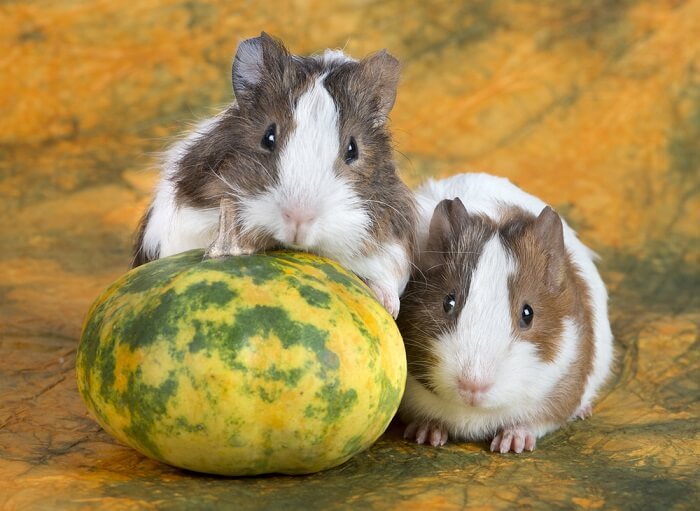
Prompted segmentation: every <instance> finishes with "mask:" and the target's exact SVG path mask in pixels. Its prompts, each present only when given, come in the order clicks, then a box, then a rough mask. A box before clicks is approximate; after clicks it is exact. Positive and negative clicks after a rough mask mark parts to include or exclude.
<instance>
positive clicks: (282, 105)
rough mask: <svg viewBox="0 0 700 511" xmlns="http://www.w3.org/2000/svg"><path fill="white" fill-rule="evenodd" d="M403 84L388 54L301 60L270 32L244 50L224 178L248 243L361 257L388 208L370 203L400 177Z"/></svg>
mask: <svg viewBox="0 0 700 511" xmlns="http://www.w3.org/2000/svg"><path fill="white" fill-rule="evenodd" d="M398 75H399V66H398V62H397V61H396V59H394V58H393V57H392V56H390V55H389V54H387V53H386V52H378V53H375V54H373V55H370V56H368V57H367V58H365V59H363V60H361V61H356V60H353V59H351V58H349V57H347V56H345V55H344V54H343V53H342V52H340V51H330V50H329V51H326V52H325V53H323V54H321V55H317V56H312V57H299V56H295V55H290V54H289V53H288V52H287V50H286V49H285V48H284V46H283V45H282V44H281V43H280V42H279V41H277V40H275V39H273V38H271V37H270V36H268V35H266V34H264V33H263V34H262V35H261V36H260V37H257V38H254V39H248V40H246V41H243V42H242V43H241V44H240V46H239V48H238V51H237V53H236V56H235V59H234V61H233V66H232V80H233V87H234V91H235V94H236V99H237V101H238V105H239V109H240V113H239V117H240V118H239V119H237V122H238V124H239V125H240V126H243V128H242V129H241V133H240V139H239V140H238V141H237V142H236V143H237V145H238V146H240V147H239V148H238V149H237V151H238V156H239V157H238V159H237V160H235V161H234V162H233V163H232V164H231V165H230V168H229V172H228V173H226V172H225V171H224V172H222V177H223V179H224V180H225V181H226V182H228V183H230V184H231V187H230V193H231V194H232V195H234V196H235V198H236V199H237V202H238V205H237V216H238V222H239V224H240V227H241V231H242V235H244V236H249V237H253V238H256V237H257V238H268V239H271V240H273V242H274V243H276V244H282V245H285V246H291V247H295V248H301V249H304V250H311V251H318V252H322V253H325V254H328V255H331V256H333V254H352V253H356V252H358V251H359V250H360V249H361V247H362V245H363V241H364V240H365V239H366V238H367V237H368V235H369V233H370V232H372V230H373V227H374V226H373V222H374V221H375V216H374V215H373V210H374V209H375V208H377V207H382V205H381V204H375V203H373V202H372V201H370V200H368V197H370V196H372V195H373V194H374V193H377V190H380V189H381V184H382V176H383V175H390V176H393V175H394V173H395V168H394V165H393V156H392V149H391V143H390V137H389V134H388V131H387V129H386V121H387V116H388V114H389V111H390V110H391V108H392V106H393V104H394V99H395V96H396V86H397V82H398ZM241 162H242V163H241ZM224 170H225V169H224Z"/></svg>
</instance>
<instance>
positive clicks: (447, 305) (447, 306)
mask: <svg viewBox="0 0 700 511" xmlns="http://www.w3.org/2000/svg"><path fill="white" fill-rule="evenodd" d="M455 305H457V300H456V299H455V294H454V293H450V294H449V295H447V296H446V297H445V299H444V300H443V301H442V308H443V309H444V311H445V314H451V313H452V311H453V310H454V309H455Z"/></svg>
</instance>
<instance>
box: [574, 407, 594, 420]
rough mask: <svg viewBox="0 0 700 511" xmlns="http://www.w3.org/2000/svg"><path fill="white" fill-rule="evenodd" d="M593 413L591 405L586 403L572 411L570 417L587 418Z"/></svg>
mask: <svg viewBox="0 0 700 511" xmlns="http://www.w3.org/2000/svg"><path fill="white" fill-rule="evenodd" d="M591 415H593V407H592V406H591V405H590V404H587V405H585V406H581V407H580V408H579V409H578V410H576V411H575V412H574V414H573V415H572V416H571V418H572V419H581V420H583V419H587V418H588V417H590V416H591Z"/></svg>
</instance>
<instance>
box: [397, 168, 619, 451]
mask: <svg viewBox="0 0 700 511" xmlns="http://www.w3.org/2000/svg"><path fill="white" fill-rule="evenodd" d="M417 199H418V204H419V224H418V225H419V226H418V243H419V246H420V254H419V260H418V264H417V269H416V271H414V274H413V275H412V278H411V281H410V282H409V284H408V286H407V288H406V292H405V295H404V297H403V299H402V302H401V313H400V314H399V317H398V324H399V328H400V329H401V332H402V334H403V337H404V342H405V343H406V351H407V355H408V369H409V376H408V382H407V387H406V392H405V395H404V398H403V402H402V404H401V408H400V414H401V417H402V418H403V420H404V421H405V422H406V423H407V424H408V426H407V428H406V430H405V435H404V436H405V437H406V438H410V439H414V440H415V441H417V442H418V443H430V444H432V445H434V446H437V445H443V444H444V443H445V442H446V441H447V439H448V438H453V439H455V440H489V441H491V450H492V451H500V452H501V453H505V452H508V451H510V450H513V451H515V452H518V453H519V452H522V451H523V449H527V450H532V449H533V448H534V447H535V442H536V439H537V438H539V437H541V436H542V435H544V434H546V433H548V432H550V431H553V430H555V429H557V428H559V427H560V426H561V425H562V424H563V423H565V422H566V421H567V420H569V419H572V418H575V417H580V418H584V417H586V416H588V415H590V413H591V405H592V402H593V399H594V398H595V396H596V392H597V391H598V390H599V388H600V387H601V385H602V384H603V382H604V381H605V379H606V378H607V376H608V374H609V371H610V365H611V361H612V355H613V353H612V352H613V349H612V332H611V330H610V323H609V321H608V314H607V292H606V290H605V285H604V284H603V281H602V279H601V277H600V275H599V273H598V271H597V269H596V267H595V264H594V262H593V259H594V257H595V255H594V254H593V253H592V252H591V251H590V250H589V249H588V248H586V246H584V245H583V243H581V241H579V240H578V238H577V237H576V234H575V232H574V231H573V230H572V229H571V228H570V227H569V226H568V225H567V224H566V223H565V222H564V221H562V219H561V218H560V217H559V215H558V214H557V213H555V212H554V210H553V209H552V208H550V207H549V206H547V205H546V204H545V203H544V202H542V201H541V200H540V199H538V198H536V197H533V196H532V195H530V194H528V193H525V192H524V191H522V190H521V189H519V188H518V187H516V186H515V185H513V184H511V183H510V181H508V180H507V179H503V178H498V177H494V176H490V175H486V174H462V175H457V176H454V177H451V178H448V179H445V180H442V181H429V182H427V183H426V184H425V185H423V186H422V187H421V188H420V189H419V190H418V192H417Z"/></svg>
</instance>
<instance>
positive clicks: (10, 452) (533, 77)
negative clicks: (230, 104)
mask: <svg viewBox="0 0 700 511" xmlns="http://www.w3.org/2000/svg"><path fill="white" fill-rule="evenodd" d="M261 29H265V30H267V31H269V32H271V33H273V34H276V35H279V36H280V37H282V38H283V39H285V40H286V41H287V43H288V44H289V46H290V47H291V49H292V50H293V51H296V52H300V53H306V52H313V51H317V50H319V49H321V48H323V47H327V46H344V47H345V48H346V50H347V51H349V52H350V53H352V54H355V55H362V54H364V53H367V52H369V51H372V50H374V49H377V48H381V47H387V48H389V49H390V50H391V51H392V52H393V53H394V54H396V55H397V56H398V57H399V58H400V59H401V60H402V62H403V65H404V70H403V80H402V84H401V88H400V91H399V96H398V100H397V104H396V107H395V110H394V112H393V115H392V120H393V128H394V132H395V142H396V148H397V150H398V151H399V152H398V153H397V157H398V161H399V163H400V166H401V168H402V171H403V175H404V177H405V178H406V179H407V181H409V182H410V183H411V184H416V183H418V182H419V181H420V180H421V179H422V178H423V177H425V176H430V175H434V176H445V175H449V174H451V173H454V172H457V171H463V170H468V169H480V170H489V171H491V172H494V173H499V174H502V175H506V176H509V177H510V178H512V179H513V180H514V181H515V182H516V183H517V184H519V185H520V186H522V187H524V188H525V189H526V190H528V191H530V192H532V193H535V194H538V195H540V196H541V197H543V198H544V199H545V200H547V201H548V202H550V203H552V204H553V205H554V206H555V207H557V208H559V210H560V211H562V212H563V213H564V214H565V215H566V217H567V218H568V219H569V220H570V222H571V223H572V224H573V225H574V226H575V227H576V228H577V229H578V230H579V232H580V234H581V237H582V238H583V240H584V241H585V242H586V243H588V244H589V245H590V246H592V247H593V248H594V249H595V250H597V251H598V252H599V253H600V254H601V255H602V257H603V259H602V262H601V269H602V272H603V275H604V277H605V279H606V281H607V282H608V285H609V288H610V291H611V316H612V321H613V329H614V332H615V335H616V338H617V354H618V357H617V360H618V363H617V366H616V371H615V377H614V379H613V381H611V383H610V385H609V386H608V389H607V391H606V392H605V393H604V395H603V396H602V399H601V400H600V401H599V402H598V403H597V405H596V407H595V409H594V415H593V417H592V418H591V419H589V420H586V421H583V422H577V423H574V424H571V425H569V426H568V427H566V428H564V429H562V430H561V431H559V432H557V433H554V434H552V435H550V436H548V437H546V438H545V439H544V440H542V441H541V442H538V447H537V450H536V451H535V452H534V453H532V454H527V455H523V456H513V455H510V456H498V455H493V454H490V453H488V452H487V451H486V450H485V444H484V445H480V444H463V445H454V444H449V445H447V446H446V447H444V448H441V449H437V450H436V449H432V448H428V447H417V446H413V445H409V444H406V443H404V442H403V441H402V440H401V439H400V435H399V434H398V431H399V430H398V429H397V428H395V429H392V430H390V432H389V433H388V434H387V435H385V437H384V438H383V439H382V440H380V442H379V443H377V444H376V446H375V447H373V448H372V449H370V450H369V451H367V452H366V453H364V454H362V455H360V456H358V457H356V458H354V459H353V460H351V461H350V462H348V463H347V464H345V465H343V466H342V467H340V468H338V469H334V470H331V471H328V472H324V473H320V474H316V475H313V476H307V477H303V478H295V477H265V478H253V479H234V480H230V479H221V478H211V477H204V476H197V475H192V474H189V473H184V472H181V471H178V470H176V469H172V468H169V467H167V466H164V465H161V464H158V463H157V462H154V461H151V460H149V459H147V458H144V457H142V456H141V455H139V454H138V453H137V452H135V451H133V450H132V449H129V448H126V447H122V446H120V445H118V444H117V443H116V442H115V441H114V440H112V439H111V438H110V437H109V436H108V435H107V434H106V433H104V432H102V431H101V430H100V429H99V428H98V426H97V425H96V424H95V422H93V421H92V420H91V419H90V417H89V416H88V415H87V411H86V409H85V407H84V406H83V404H82V403H81V401H80V398H79V395H78V392H77V388H76V383H75V377H74V363H75V348H76V343H77V339H78V335H79V332H80V326H81V321H82V319H83V317H84V315H85V313H86V311H87V309H88V307H89V305H90V303H91V302H92V300H93V299H94V298H95V297H96V296H97V295H98V293H100V292H101V291H102V289H103V288H104V287H105V286H106V285H107V284H108V283H109V282H110V281H112V280H113V279H115V278H116V277H118V276H119V275H120V274H121V273H122V272H123V271H124V270H125V268H126V266H127V265H128V262H129V255H128V246H129V242H130V238H131V233H132V231H133V229H134V227H135V225H136V222H137V219H138V217H139V215H140V213H141V211H142V209H143V208H144V207H145V205H146V203H147V200H148V193H149V191H150V189H151V187H152V185H153V183H154V179H155V173H154V171H153V170H152V169H153V161H154V159H153V152H155V151H159V150H161V149H162V148H163V147H164V146H165V144H166V140H167V137H169V136H171V135H172V134H174V133H176V132H178V131H179V130H181V129H182V128H183V127H184V126H185V125H186V123H188V122H191V121H192V120H194V119H196V118H201V117H203V116H205V115H208V114H209V113H210V112H211V111H212V107H213V106H216V105H220V104H222V103H225V102H226V101H228V100H229V98H230V86H229V82H228V80H229V71H230V69H229V64H230V59H231V56H232V53H233V50H234V47H235V45H236V42H237V41H238V40H239V39H240V38H243V37H249V36H253V35H257V33H258V32H259V31H260V30H261ZM698 34H700V1H698V0H687V1H682V0H679V1H663V0H660V1H632V0H626V1H616V2H612V1H610V2H605V1H602V0H570V1H561V2H559V1H553V0H552V1H535V0H525V1H515V0H513V1H493V2H491V1H480V0H474V1H471V2H465V3H464V4H460V3H458V2H453V1H438V2H419V1H412V2H399V1H388V2H381V1H379V2H356V3H354V2H343V3H340V4H339V5H337V6H335V7H331V6H330V3H328V2H322V1H309V2H304V1H299V2H281V3H278V2H267V3H264V2H263V3H261V2H230V1H226V2H224V1H220V2H216V3H214V2H212V3H206V4H204V3H198V2H183V1H168V0H164V1H155V0H143V1H140V2H107V1H95V2H87V1H61V2H39V1H37V2H32V3H24V2H23V3H20V2H12V1H10V2H3V3H2V4H1V5H0V49H2V51H1V52H0V246H1V247H2V251H1V254H0V258H1V259H2V260H1V261H0V508H9V509H13V508H18V509H31V508H35V509H47V508H56V509H82V508H84V509H89V508H109V509H132V508H133V506H134V504H139V505H140V506H142V507H145V508H151V509H157V508H163V509H185V508H197V509H202V508H215V507H217V505H229V506H233V505H235V506H236V508H237V509H241V510H246V509H256V508H274V507H278V508H283V507H284V508H289V506H295V505H296V506H303V507H305V508H307V509H308V508H319V509H333V508H339V507H342V506H343V505H354V506H356V507H357V508H364V509H368V508H369V509H387V508H396V509H398V508H400V509H426V508H427V507H428V506H430V507H431V508H432V509H458V508H461V507H463V506H465V504H466V505H470V506H475V507H478V506H482V507H483V508H508V507H513V506H514V505H516V504H520V505H525V506H527V507H533V508H552V507H565V508H571V507H577V506H578V507H582V508H589V509H597V508H629V509H645V508H648V509H658V508H672V509H673V508H676V509H681V508H691V507H693V504H695V503H696V502H697V501H698V494H699V491H700V488H699V487H698V485H699V483H698V481H699V480H700V470H699V469H698V466H699V465H700V454H699V453H700V432H699V430H700V426H699V416H700V399H699V397H700V389H699V388H698V386H699V385H700V384H699V383H698V382H699V381H700V350H699V349H698V348H699V347H700V342H699V340H698V339H699V337H698V325H699V324H700V293H699V292H698V289H699V288H700V282H699V275H700V255H699V252H700V234H699V232H698V225H700V205H699V203H698V192H699V191H700V178H699V175H700V38H698Z"/></svg>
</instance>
